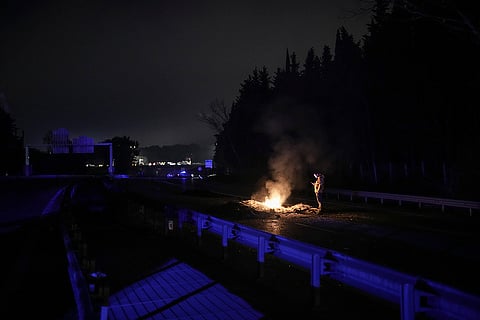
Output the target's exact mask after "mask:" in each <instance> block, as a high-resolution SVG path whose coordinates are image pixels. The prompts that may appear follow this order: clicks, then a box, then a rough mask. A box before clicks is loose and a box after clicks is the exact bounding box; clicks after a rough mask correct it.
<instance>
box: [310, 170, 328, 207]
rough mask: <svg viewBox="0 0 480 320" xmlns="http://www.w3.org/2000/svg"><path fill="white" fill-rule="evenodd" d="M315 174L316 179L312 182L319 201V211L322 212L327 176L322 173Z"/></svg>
mask: <svg viewBox="0 0 480 320" xmlns="http://www.w3.org/2000/svg"><path fill="white" fill-rule="evenodd" d="M313 176H314V177H315V178H316V180H315V182H311V184H312V185H313V191H314V192H315V197H316V198H317V203H318V212H319V213H320V211H322V201H323V190H324V189H325V176H324V175H323V174H321V173H314V174H313Z"/></svg>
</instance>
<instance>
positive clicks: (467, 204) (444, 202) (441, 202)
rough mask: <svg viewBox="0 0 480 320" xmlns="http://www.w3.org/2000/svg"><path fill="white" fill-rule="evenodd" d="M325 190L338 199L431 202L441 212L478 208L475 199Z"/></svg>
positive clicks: (419, 203)
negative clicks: (341, 197)
mask: <svg viewBox="0 0 480 320" xmlns="http://www.w3.org/2000/svg"><path fill="white" fill-rule="evenodd" d="M326 192H327V193H328V194H331V195H335V196H337V198H338V199H340V195H342V196H347V197H349V198H350V200H353V199H354V198H363V199H364V201H365V202H368V199H380V202H381V203H382V204H383V201H384V200H393V201H397V202H398V204H399V205H402V202H412V203H417V204H418V207H419V208H421V206H422V204H433V205H437V206H440V207H441V208H442V212H443V211H445V207H451V208H465V209H468V210H469V212H470V215H471V214H472V212H473V210H480V202H477V201H468V200H456V199H442V198H433V197H423V196H412V195H406V194H391V193H381V192H369V191H354V190H343V189H328V190H326Z"/></svg>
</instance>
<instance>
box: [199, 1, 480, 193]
mask: <svg viewBox="0 0 480 320" xmlns="http://www.w3.org/2000/svg"><path fill="white" fill-rule="evenodd" d="M371 3H372V7H371V10H372V15H371V22H370V23H369V24H368V28H367V33H366V34H365V35H364V36H363V37H362V39H361V40H358V41H356V40H355V39H354V37H353V36H352V34H350V33H349V32H348V30H347V29H346V28H344V27H343V26H342V27H339V28H338V30H337V33H336V41H335V47H334V48H333V49H332V48H330V47H329V46H327V45H325V46H324V47H323V48H322V49H321V50H320V51H319V52H317V51H316V50H315V48H313V47H312V48H310V49H309V50H308V51H307V53H306V57H305V59H304V60H303V61H302V62H300V59H299V58H298V57H297V55H296V53H295V52H293V51H292V52H289V50H288V49H287V52H286V54H285V64H284V66H282V67H281V68H277V70H276V71H275V72H274V73H273V74H271V73H270V72H269V70H267V68H266V67H264V66H263V67H261V68H258V67H255V68H254V69H253V71H252V72H251V74H250V75H249V76H248V77H247V78H246V79H245V80H244V81H243V82H242V83H241V84H240V88H239V94H238V96H237V97H236V98H235V100H234V101H233V102H232V104H231V106H230V107H227V106H226V105H225V103H224V101H222V100H219V99H216V100H215V101H213V102H212V103H211V105H210V106H209V111H208V112H204V113H202V114H201V115H200V116H201V120H202V121H204V122H205V123H207V124H208V125H209V126H210V127H211V128H212V129H214V130H215V137H216V146H215V154H214V161H215V166H216V168H217V170H218V171H219V172H225V173H230V174H238V175H239V176H245V177H247V176H248V177H252V178H260V177H262V176H265V175H266V174H268V172H271V171H272V168H273V167H274V166H272V161H273V160H272V159H275V160H274V161H276V163H277V165H276V169H274V170H278V169H279V168H280V170H281V167H279V163H281V162H282V161H283V166H284V168H286V167H288V166H298V170H297V171H298V172H299V175H300V176H302V178H305V179H308V174H309V173H311V172H314V170H322V171H324V172H325V173H326V174H327V181H329V184H330V185H333V186H335V185H338V186H343V187H351V188H356V187H358V188H368V189H378V190H382V191H396V192H410V193H413V192H425V193H431V194H435V195H442V196H451V197H469V198H477V199H478V191H476V188H475V184H474V183H475V182H476V180H478V178H480V170H479V168H478V165H477V163H478V160H479V158H478V155H477V154H479V152H478V149H479V147H480V132H479V130H480V125H479V124H480V112H479V107H478V96H477V95H478V92H479V89H480V72H479V71H480V68H479V67H480V59H479V57H480V41H479V39H480V37H479V35H478V32H477V27H478V26H476V25H475V24H473V23H472V21H474V22H477V23H478V21H479V19H478V18H479V16H478V14H477V13H476V11H472V10H468V9H469V8H468V7H467V6H466V5H467V4H465V3H461V2H460V1H455V2H448V1H442V2H441V3H440V2H434V1H431V2H430V1H395V2H393V1H388V0H376V1H373V2H371ZM461 5H463V7H462V6H461ZM280 153H281V154H284V155H285V157H283V158H282V159H278V154H280ZM289 153H290V156H289V155H288V154H289ZM291 154H295V156H292V155H291ZM289 157H290V158H289Z"/></svg>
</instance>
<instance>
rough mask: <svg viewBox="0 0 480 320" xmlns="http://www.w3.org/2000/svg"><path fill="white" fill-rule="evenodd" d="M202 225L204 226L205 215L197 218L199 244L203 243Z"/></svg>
mask: <svg viewBox="0 0 480 320" xmlns="http://www.w3.org/2000/svg"><path fill="white" fill-rule="evenodd" d="M202 227H203V217H201V216H198V219H197V245H198V246H200V245H201V244H202Z"/></svg>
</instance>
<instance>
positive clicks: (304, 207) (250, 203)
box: [240, 199, 318, 214]
mask: <svg viewBox="0 0 480 320" xmlns="http://www.w3.org/2000/svg"><path fill="white" fill-rule="evenodd" d="M240 204H241V205H243V206H245V207H248V208H250V209H253V210H255V211H256V212H261V213H282V214H293V213H294V214H317V213H318V211H317V208H314V207H312V206H310V205H308V204H304V203H298V204H295V205H292V206H282V205H276V206H271V205H269V204H268V203H266V202H261V201H256V200H252V199H249V200H243V201H240Z"/></svg>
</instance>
